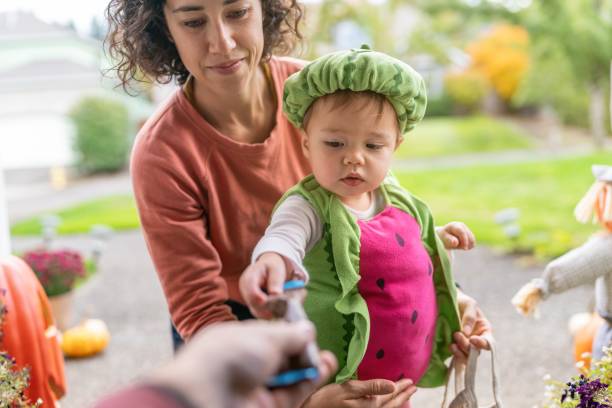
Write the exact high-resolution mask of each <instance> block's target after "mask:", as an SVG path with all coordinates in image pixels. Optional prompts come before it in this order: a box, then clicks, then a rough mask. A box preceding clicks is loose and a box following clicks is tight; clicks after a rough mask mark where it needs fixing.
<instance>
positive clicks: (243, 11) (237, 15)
mask: <svg viewBox="0 0 612 408" xmlns="http://www.w3.org/2000/svg"><path fill="white" fill-rule="evenodd" d="M248 11H249V9H248V8H243V9H240V10H236V11H232V12H230V13H228V15H227V16H228V17H229V18H242V17H244V16H245V15H246V13H247V12H248Z"/></svg>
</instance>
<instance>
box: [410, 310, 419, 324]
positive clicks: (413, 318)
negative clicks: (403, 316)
mask: <svg viewBox="0 0 612 408" xmlns="http://www.w3.org/2000/svg"><path fill="white" fill-rule="evenodd" d="M418 317H419V312H417V311H416V310H415V311H414V312H412V317H411V318H410V320H411V321H412V324H414V323H415V322H416V321H417V318H418Z"/></svg>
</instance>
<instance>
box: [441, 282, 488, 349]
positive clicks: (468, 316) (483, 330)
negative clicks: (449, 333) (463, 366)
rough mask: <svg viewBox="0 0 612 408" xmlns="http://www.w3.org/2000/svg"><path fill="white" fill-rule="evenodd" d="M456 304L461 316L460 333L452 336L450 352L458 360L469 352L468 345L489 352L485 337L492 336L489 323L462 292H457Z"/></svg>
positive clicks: (471, 299) (478, 308) (474, 301)
mask: <svg viewBox="0 0 612 408" xmlns="http://www.w3.org/2000/svg"><path fill="white" fill-rule="evenodd" d="M457 303H458V305H459V314H460V316H461V331H458V332H455V333H454V334H453V340H454V341H455V342H454V343H453V344H451V352H452V353H453V355H454V356H455V357H457V358H458V359H460V360H465V359H466V358H467V355H468V353H469V350H470V344H472V345H473V346H475V347H476V348H478V349H481V350H482V349H485V350H489V349H490V346H489V342H488V341H487V339H486V337H488V336H492V330H491V323H490V322H489V320H488V319H487V318H486V317H485V315H484V313H482V310H480V307H478V303H476V300H474V299H473V298H472V297H470V296H468V295H466V294H465V293H463V292H462V291H460V290H458V291H457Z"/></svg>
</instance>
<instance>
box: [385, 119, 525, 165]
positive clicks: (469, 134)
mask: <svg viewBox="0 0 612 408" xmlns="http://www.w3.org/2000/svg"><path fill="white" fill-rule="evenodd" d="M530 147H532V143H531V140H530V139H529V137H528V136H527V135H525V134H524V133H523V132H522V131H521V130H520V129H518V128H516V127H515V126H513V125H512V124H511V123H509V122H506V121H503V120H499V119H495V118H491V117H485V116H470V117H443V118H431V119H425V120H424V121H423V122H422V123H419V124H418V125H417V126H416V127H415V128H414V130H413V131H412V132H410V133H409V134H408V136H407V137H406V140H404V143H402V144H401V145H400V147H399V149H398V151H397V152H396V155H395V157H396V159H399V160H402V159H410V158H417V157H433V156H447V155H456V154H467V153H482V152H492V151H501V150H514V149H528V148H530Z"/></svg>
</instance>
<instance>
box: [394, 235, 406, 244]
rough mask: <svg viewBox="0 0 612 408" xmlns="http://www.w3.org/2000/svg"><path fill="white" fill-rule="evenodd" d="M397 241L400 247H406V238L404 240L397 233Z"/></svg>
mask: <svg viewBox="0 0 612 408" xmlns="http://www.w3.org/2000/svg"><path fill="white" fill-rule="evenodd" d="M395 240H396V241H397V243H398V244H399V245H400V246H402V247H403V246H404V238H402V236H401V235H400V234H398V233H397V232H396V233H395Z"/></svg>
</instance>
